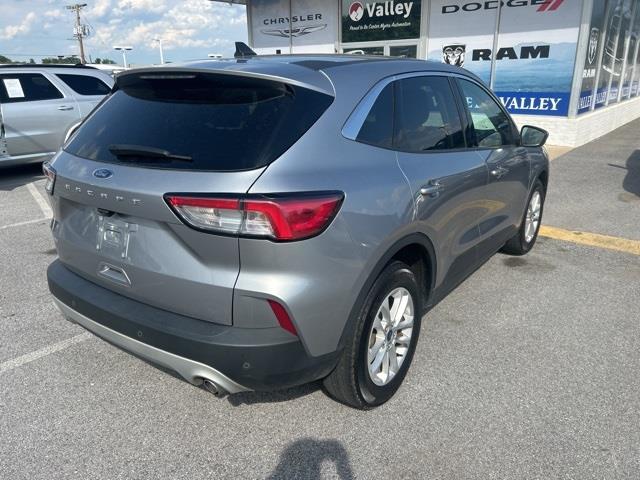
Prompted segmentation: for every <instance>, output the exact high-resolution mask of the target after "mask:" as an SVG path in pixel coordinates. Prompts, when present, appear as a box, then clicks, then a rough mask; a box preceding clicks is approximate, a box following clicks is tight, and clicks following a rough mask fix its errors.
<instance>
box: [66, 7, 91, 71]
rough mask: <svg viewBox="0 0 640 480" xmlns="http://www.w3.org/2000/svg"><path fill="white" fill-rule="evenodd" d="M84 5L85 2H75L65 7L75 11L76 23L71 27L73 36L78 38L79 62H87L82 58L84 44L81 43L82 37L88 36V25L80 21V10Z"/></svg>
mask: <svg viewBox="0 0 640 480" xmlns="http://www.w3.org/2000/svg"><path fill="white" fill-rule="evenodd" d="M86 6H87V4H86V3H75V4H73V5H67V6H66V7H65V8H66V9H67V10H72V11H74V12H76V25H75V27H73V38H75V39H76V40H78V44H79V45H80V63H83V64H84V63H87V61H86V59H85V58H84V44H83V43H82V39H83V38H85V37H87V36H89V27H87V26H86V25H82V24H81V23H80V10H82V9H83V8H84V7H86Z"/></svg>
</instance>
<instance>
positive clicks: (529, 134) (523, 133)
mask: <svg viewBox="0 0 640 480" xmlns="http://www.w3.org/2000/svg"><path fill="white" fill-rule="evenodd" d="M520 138H521V144H522V146H523V147H542V146H543V145H544V144H545V143H546V141H547V138H549V132H547V131H546V130H543V129H542V128H538V127H532V126H531V125H525V126H524V127H522V130H520Z"/></svg>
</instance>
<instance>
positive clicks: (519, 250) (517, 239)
mask: <svg viewBox="0 0 640 480" xmlns="http://www.w3.org/2000/svg"><path fill="white" fill-rule="evenodd" d="M536 192H539V193H540V202H541V204H540V220H539V223H538V228H536V231H535V234H534V235H533V238H531V240H529V241H528V242H527V239H526V236H525V228H526V217H527V212H528V209H529V203H530V202H531V199H532V198H533V195H534V194H535V193H536ZM545 195H546V190H545V188H544V184H543V183H542V182H541V181H540V179H537V180H536V181H535V183H534V184H533V188H532V189H531V193H530V194H529V197H528V198H527V206H526V207H525V209H524V214H523V215H522V222H521V224H520V228H519V229H518V233H517V234H516V235H514V236H513V237H512V238H511V239H510V240H509V241H508V242H507V243H505V245H504V246H503V247H502V249H501V250H500V251H501V252H502V253H506V254H508V255H526V254H527V253H529V251H530V250H531V249H532V248H533V246H534V245H535V244H536V240H537V239H538V232H539V231H540V225H541V224H542V213H543V211H544V199H545Z"/></svg>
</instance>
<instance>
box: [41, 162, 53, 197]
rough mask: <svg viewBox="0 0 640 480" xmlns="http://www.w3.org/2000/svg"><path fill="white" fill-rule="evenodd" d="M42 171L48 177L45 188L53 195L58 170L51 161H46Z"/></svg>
mask: <svg viewBox="0 0 640 480" xmlns="http://www.w3.org/2000/svg"><path fill="white" fill-rule="evenodd" d="M42 173H44V175H45V177H47V182H46V183H45V185H44V189H45V190H46V191H47V193H48V194H49V195H53V187H54V185H55V183H56V171H55V169H54V168H53V167H52V166H51V164H50V163H49V162H44V163H43V164H42Z"/></svg>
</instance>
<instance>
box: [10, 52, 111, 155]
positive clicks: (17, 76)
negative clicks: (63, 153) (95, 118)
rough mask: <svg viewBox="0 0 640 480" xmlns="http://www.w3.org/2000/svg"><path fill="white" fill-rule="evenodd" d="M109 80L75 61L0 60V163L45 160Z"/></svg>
mask: <svg viewBox="0 0 640 480" xmlns="http://www.w3.org/2000/svg"><path fill="white" fill-rule="evenodd" d="M112 86H113V79H112V78H111V77H110V76H109V75H108V74H106V73H103V72H101V71H100V70H96V69H93V68H90V67H83V66H80V65H33V64H25V65H13V64H9V65H0V167H3V166H9V165H16V164H25V163H32V162H42V161H45V160H49V159H50V158H51V157H52V156H53V155H54V154H55V153H56V152H57V151H58V149H59V148H60V147H61V146H62V143H63V142H64V140H65V139H66V137H67V136H68V135H69V133H70V132H71V131H72V130H73V129H74V128H76V127H77V126H78V125H79V124H80V122H81V121H82V119H83V118H85V117H86V116H87V115H88V114H89V112H90V111H91V110H92V109H93V108H94V107H95V106H96V105H97V104H98V103H99V102H100V100H102V99H103V98H104V96H105V95H107V94H108V93H109V91H110V90H111V87H112Z"/></svg>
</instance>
